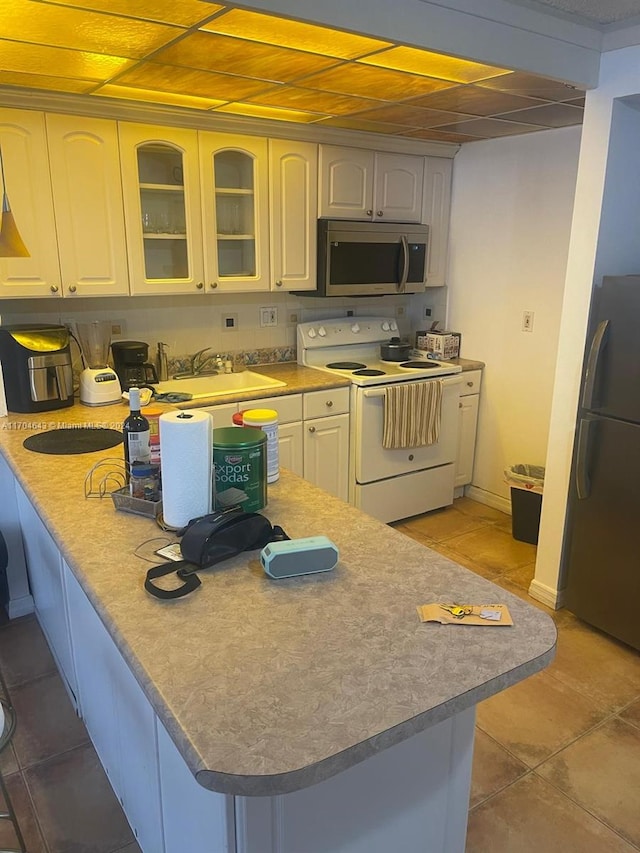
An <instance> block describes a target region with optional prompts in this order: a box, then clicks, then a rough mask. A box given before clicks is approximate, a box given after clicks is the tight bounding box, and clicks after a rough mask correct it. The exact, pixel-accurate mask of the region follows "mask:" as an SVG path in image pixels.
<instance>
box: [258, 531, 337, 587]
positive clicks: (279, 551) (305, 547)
mask: <svg viewBox="0 0 640 853" xmlns="http://www.w3.org/2000/svg"><path fill="white" fill-rule="evenodd" d="M338 559H339V553H338V549H337V547H336V546H335V545H334V544H333V542H332V541H331V540H330V539H327V537H326V536H309V537H307V538H306V539H287V540H286V541H285V542H270V543H269V544H268V545H265V547H264V548H263V549H262V551H260V562H261V563H262V568H263V569H264V570H265V572H266V573H267V574H268V575H269V577H270V578H276V579H277V578H292V577H296V575H312V574H315V573H316V572H328V571H330V570H331V569H333V568H334V566H335V565H336V563H337V562H338Z"/></svg>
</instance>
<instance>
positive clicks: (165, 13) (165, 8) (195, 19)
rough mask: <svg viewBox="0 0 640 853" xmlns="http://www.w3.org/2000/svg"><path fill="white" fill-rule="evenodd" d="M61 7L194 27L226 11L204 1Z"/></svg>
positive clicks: (100, 1) (65, 2)
mask: <svg viewBox="0 0 640 853" xmlns="http://www.w3.org/2000/svg"><path fill="white" fill-rule="evenodd" d="M54 2H55V3H56V4H57V5H59V6H73V7H74V8H78V9H90V10H92V11H94V12H110V13H111V14H112V15H122V16H123V17H125V18H141V19H143V20H146V21H158V22H159V23H162V24H174V25H175V26H178V27H192V26H194V24H197V23H199V22H200V21H203V20H205V19H206V18H208V17H209V16H210V15H213V14H215V13H216V12H218V11H220V9H224V6H220V5H217V4H216V3H206V2H204V0H179V2H176V0H54Z"/></svg>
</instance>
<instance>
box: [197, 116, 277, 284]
mask: <svg viewBox="0 0 640 853" xmlns="http://www.w3.org/2000/svg"><path fill="white" fill-rule="evenodd" d="M198 140H199V150H200V172H201V179H202V222H203V228H204V243H205V278H206V284H207V287H206V290H207V292H209V293H212V292H216V293H219V292H227V291H230V292H236V293H245V292H247V291H257V290H269V277H270V276H269V236H268V235H269V232H268V228H269V182H268V154H267V140H266V139H260V138H259V137H255V136H235V135H230V134H226V133H212V132H207V131H201V132H199V133H198Z"/></svg>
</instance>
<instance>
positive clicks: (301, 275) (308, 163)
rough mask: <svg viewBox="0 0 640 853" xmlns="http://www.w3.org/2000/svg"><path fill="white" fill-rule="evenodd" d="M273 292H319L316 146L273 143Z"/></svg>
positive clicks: (277, 141)
mask: <svg viewBox="0 0 640 853" xmlns="http://www.w3.org/2000/svg"><path fill="white" fill-rule="evenodd" d="M269 206H270V216H271V219H270V222H271V286H272V289H273V290H315V289H316V286H317V285H316V263H317V259H316V244H317V227H316V211H317V208H318V146H317V145H315V144H313V143H310V142H289V141H286V140H281V139H270V140H269Z"/></svg>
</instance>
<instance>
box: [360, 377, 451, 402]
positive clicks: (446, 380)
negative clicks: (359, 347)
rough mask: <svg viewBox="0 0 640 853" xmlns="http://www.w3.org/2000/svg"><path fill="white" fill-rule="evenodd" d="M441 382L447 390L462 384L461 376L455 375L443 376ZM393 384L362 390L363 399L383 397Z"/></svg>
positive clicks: (430, 380) (423, 380) (428, 380)
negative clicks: (386, 389)
mask: <svg viewBox="0 0 640 853" xmlns="http://www.w3.org/2000/svg"><path fill="white" fill-rule="evenodd" d="M436 379H440V377H439V376H434V377H433V378H431V379H416V380H415V381H416V382H433V381H434V380H436ZM441 382H442V384H443V385H446V387H447V388H449V387H450V386H451V385H460V384H461V382H462V376H460V375H459V374H456V375H455V376H444V377H442V378H441ZM391 384H395V383H391V382H389V383H387V385H385V386H382V387H380V388H364V389H363V391H362V394H363V396H364V397H384V395H385V388H388V387H389V385H391Z"/></svg>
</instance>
